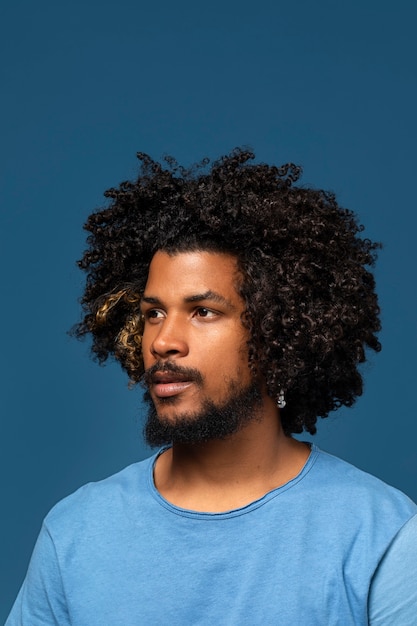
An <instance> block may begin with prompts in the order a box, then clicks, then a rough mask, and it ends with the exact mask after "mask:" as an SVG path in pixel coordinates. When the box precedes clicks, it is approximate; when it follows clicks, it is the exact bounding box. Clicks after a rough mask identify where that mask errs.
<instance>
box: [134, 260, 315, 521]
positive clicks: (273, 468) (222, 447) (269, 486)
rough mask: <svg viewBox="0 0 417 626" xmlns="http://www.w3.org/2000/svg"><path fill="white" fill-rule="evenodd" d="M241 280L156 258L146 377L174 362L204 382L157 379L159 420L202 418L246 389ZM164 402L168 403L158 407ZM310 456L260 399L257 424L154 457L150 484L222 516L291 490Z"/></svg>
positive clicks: (222, 269)
mask: <svg viewBox="0 0 417 626" xmlns="http://www.w3.org/2000/svg"><path fill="white" fill-rule="evenodd" d="M237 280H238V274H237V266H236V260H235V258H234V257H233V256H231V255H227V254H219V253H213V252H187V253H178V254H175V255H168V254H167V253H165V252H162V251H159V252H157V253H156V254H155V256H154V258H153V260H152V263H151V266H150V270H149V276H148V282H147V285H146V288H145V293H144V297H143V303H142V311H143V314H144V317H145V330H144V335H143V343H142V349H143V358H144V363H145V368H149V367H151V366H152V365H154V363H155V362H160V363H163V362H165V361H172V362H175V363H176V364H178V365H179V366H183V367H192V368H195V369H197V370H198V371H199V372H201V374H202V376H203V384H202V385H195V384H193V383H192V382H191V383H188V382H187V381H180V382H178V381H170V380H169V377H168V379H167V378H166V377H163V376H162V377H160V379H159V380H157V381H156V382H155V384H153V385H151V387H150V393H151V397H152V400H153V402H154V404H155V407H156V409H157V413H158V417H159V419H161V420H178V419H180V417H179V416H180V415H181V411H183V412H187V411H188V412H189V411H198V409H199V408H200V406H201V402H202V400H203V399H204V398H210V399H211V400H213V401H215V402H221V401H222V400H224V398H225V397H226V396H227V392H228V383H227V381H230V380H235V381H238V382H239V384H240V385H247V384H249V382H250V381H251V376H252V375H251V372H250V370H249V367H248V354H247V348H246V341H247V338H248V336H247V330H246V329H245V328H244V327H243V325H242V322H241V314H242V313H243V311H244V303H243V301H242V299H241V298H240V296H239V294H238V293H237V291H236V281H237ZM200 296H201V297H200ZM170 394H172V398H171V400H172V402H170V403H167V402H166V401H165V402H163V401H162V399H164V400H166V398H167V396H168V397H169V396H170ZM309 453H310V449H309V447H308V446H307V445H306V444H303V443H300V442H298V441H296V440H295V439H292V438H291V437H287V436H285V434H284V433H283V431H282V428H281V423H280V419H279V410H278V408H277V406H276V404H275V401H274V400H273V399H272V398H270V397H269V396H268V395H267V393H266V390H264V391H263V393H262V401H261V406H260V408H259V410H258V411H257V415H256V418H255V419H254V420H252V421H250V422H249V423H248V424H246V425H245V426H244V427H243V428H241V429H240V430H239V431H238V432H237V433H235V434H233V435H230V436H229V437H227V438H225V439H221V440H212V441H209V442H204V443H193V444H174V445H173V447H172V448H170V449H169V450H167V451H166V452H164V453H163V454H162V455H160V456H159V458H158V460H157V462H156V466H155V473H154V480H155V485H156V488H157V489H158V491H159V492H160V494H161V495H162V496H163V497H164V498H165V499H166V500H168V501H169V502H171V503H172V504H174V505H176V506H179V507H182V508H186V509H192V510H195V511H205V512H222V511H227V510H232V509H235V508H238V507H242V506H245V505H247V504H249V503H250V502H253V501H254V500H257V499H259V498H261V497H262V496H263V495H265V494H266V493H268V492H269V491H271V490H273V489H275V488H277V487H279V486H281V485H283V484H285V483H287V482H288V481H289V480H291V479H292V478H294V477H295V476H297V474H299V472H300V471H301V469H302V468H303V466H304V464H305V463H306V461H307V459H308V456H309Z"/></svg>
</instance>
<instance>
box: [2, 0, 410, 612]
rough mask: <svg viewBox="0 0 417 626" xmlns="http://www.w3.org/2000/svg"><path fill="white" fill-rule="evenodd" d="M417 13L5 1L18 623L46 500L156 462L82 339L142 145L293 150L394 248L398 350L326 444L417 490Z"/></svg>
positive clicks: (333, 422)
mask: <svg viewBox="0 0 417 626" xmlns="http://www.w3.org/2000/svg"><path fill="white" fill-rule="evenodd" d="M416 14H417V9H416V5H415V3H414V2H413V1H412V0H410V1H408V2H407V1H405V0H399V1H398V2H397V3H396V4H395V6H394V5H393V3H392V2H387V1H385V0H382V1H381V0H361V1H359V0H350V1H349V2H344V1H342V0H331V1H330V0H328V1H326V0H317V1H316V2H311V0H299V1H298V2H296V3H295V2H294V3H288V2H281V1H279V0H274V1H267V0H258V1H257V2H252V3H246V2H243V1H242V0H240V1H235V0H230V1H227V0H223V1H222V2H220V1H219V0H211V1H210V2H206V3H200V2H196V1H195V0H194V1H186V0H178V1H177V2H168V1H167V0H160V1H159V2H154V3H150V2H148V3H144V2H142V1H140V0H136V1H135V2H133V1H130V0H119V1H118V2H108V1H107V2H106V1H101V2H98V1H97V2H94V1H93V0H84V1H83V2H81V1H80V0H73V1H72V2H71V3H69V2H65V3H63V2H52V1H51V0H39V1H38V2H36V3H34V2H29V1H28V0H14V2H13V4H11V3H7V5H6V3H5V4H4V5H3V8H2V10H1V16H0V24H1V25H0V35H1V36H0V48H1V50H0V51H1V56H0V58H1V59H2V68H1V83H0V84H1V90H2V96H1V104H0V106H1V117H0V119H1V146H2V149H1V153H0V157H1V169H0V172H1V177H2V182H1V224H0V229H1V230H0V251H1V265H0V267H1V272H2V278H1V299H2V305H1V316H2V342H1V343H2V359H1V368H2V369H1V377H0V380H1V455H0V462H1V465H2V467H1V472H0V475H1V480H2V484H1V493H2V513H1V518H0V524H1V533H0V537H1V553H0V560H1V578H2V579H1V581H0V594H1V595H0V620H1V619H2V618H5V616H6V613H7V612H8V610H9V609H10V606H11V604H12V602H13V599H14V596H15V595H16V593H17V590H18V587H19V585H20V583H21V581H22V579H23V576H24V573H25V570H26V567H27V562H28V559H29V556H30V553H31V550H32V547H33V543H34V541H35V538H36V535H37V533H38V530H39V526H40V524H41V521H42V518H43V516H44V515H45V514H46V512H47V511H48V509H49V508H50V507H51V506H52V505H53V504H54V503H55V502H56V501H57V500H58V499H60V498H62V497H63V496H65V495H66V494H68V493H70V492H71V491H73V490H74V489H76V488H77V487H78V486H79V485H81V484H83V483H85V482H87V481H90V480H96V479H100V478H102V477H104V476H107V475H108V474H111V473H113V472H115V471H117V470H118V469H120V468H122V467H123V466H125V465H127V464H128V463H131V462H133V461H135V460H137V459H140V458H143V457H144V456H145V455H147V454H148V451H147V450H146V449H145V448H144V446H143V444H142V441H141V428H142V422H141V417H140V415H141V411H140V393H139V391H137V390H136V391H135V390H134V391H128V390H127V385H126V382H127V381H126V379H125V377H124V375H123V374H122V373H121V372H119V369H118V367H117V366H116V365H115V364H112V365H109V366H108V367H105V368H99V367H98V366H97V365H96V364H94V363H92V362H91V361H90V360H89V358H88V345H87V343H84V344H83V343H79V342H77V341H75V340H73V339H71V338H69V337H68V336H67V334H66V332H67V330H68V329H69V328H70V327H71V326H72V324H73V323H74V322H76V321H78V319H79V307H78V304H77V298H78V297H79V296H80V294H81V290H82V281H83V277H82V275H81V273H80V272H79V271H78V269H77V268H76V266H75V260H76V259H78V258H79V257H80V256H81V254H82V251H83V249H84V233H83V231H82V228H81V226H82V224H83V222H84V221H85V219H86V217H87V215H88V214H89V213H90V212H91V210H93V209H94V208H95V207H98V206H100V205H102V203H103V198H102V192H103V191H104V190H105V189H106V188H108V187H109V186H111V185H116V184H118V183H119V182H120V181H121V180H125V179H126V178H132V177H134V176H135V173H136V169H137V162H136V159H135V153H136V151H138V150H143V151H146V152H149V153H150V154H151V155H152V156H153V157H155V158H159V157H160V156H162V155H163V154H165V153H171V154H173V155H174V156H176V157H177V158H178V160H179V161H180V162H183V163H184V164H186V165H189V164H191V163H192V162H194V161H196V160H199V159H200V158H202V157H204V156H206V155H207V156H210V157H217V156H219V155H221V154H224V153H226V152H228V151H230V150H231V149H232V148H234V147H235V146H237V145H244V144H246V145H251V146H252V147H253V148H254V149H255V151H256V153H257V158H258V159H259V160H263V161H267V162H275V163H277V164H280V163H283V162H286V161H289V160H292V161H294V162H296V163H298V164H301V165H302V166H303V167H304V177H303V179H302V182H303V183H304V184H312V185H314V186H317V187H322V188H326V189H332V190H333V191H335V192H336V194H337V195H338V198H339V200H340V201H341V203H342V204H343V205H345V206H347V207H349V208H352V209H354V210H355V211H356V212H357V213H358V214H359V216H360V219H361V221H363V223H364V224H365V225H366V231H365V232H366V234H367V235H368V236H369V237H371V238H372V239H376V240H380V241H382V242H384V244H385V248H384V250H383V252H382V253H381V254H380V261H379V265H378V269H377V280H378V284H379V293H380V298H381V305H382V310H383V323H384V330H383V333H382V335H381V339H382V341H383V344H384V349H383V352H382V353H381V354H380V355H378V356H375V357H372V359H371V364H370V365H367V366H366V367H365V377H366V392H365V396H364V397H363V398H362V399H360V400H359V401H358V403H357V405H356V406H355V408H354V409H353V410H349V411H348V410H343V411H340V412H339V413H337V414H335V416H334V417H332V418H330V419H329V420H326V421H324V422H322V423H321V424H320V432H319V435H318V436H317V438H316V439H317V442H318V443H319V445H321V446H322V447H324V448H325V449H327V450H329V451H332V452H334V453H336V454H338V455H340V456H342V457H344V458H346V459H348V460H349V461H351V462H353V463H354V464H356V465H358V466H359V467H361V468H364V469H365V470H367V471H370V472H372V473H374V474H377V475H378V476H380V477H381V478H383V479H384V480H386V481H388V482H390V483H391V484H394V485H396V486H398V487H399V488H401V489H402V490H404V491H406V492H407V493H408V494H409V495H410V496H411V497H413V498H414V499H417V484H416V474H417V452H416V445H415V439H416V435H417V426H416V421H415V416H414V413H415V408H414V405H415V394H416V384H415V378H416V375H415V356H416V354H417V350H416V349H417V333H416V278H415V274H416V267H417V266H416V255H417V253H416V247H415V231H416V225H417V224H416V206H415V205H416V200H415V183H414V179H415V173H416V138H417V137H416V111H417V98H416V95H417V84H416V60H417V44H416V37H415V24H416V17H417V15H416Z"/></svg>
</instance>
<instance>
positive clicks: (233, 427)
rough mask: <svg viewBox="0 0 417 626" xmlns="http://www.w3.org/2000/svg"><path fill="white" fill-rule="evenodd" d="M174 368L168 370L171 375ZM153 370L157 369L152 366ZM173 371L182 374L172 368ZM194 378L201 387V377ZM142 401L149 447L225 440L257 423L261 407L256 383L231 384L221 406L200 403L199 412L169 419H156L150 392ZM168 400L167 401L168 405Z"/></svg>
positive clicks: (145, 432)
mask: <svg viewBox="0 0 417 626" xmlns="http://www.w3.org/2000/svg"><path fill="white" fill-rule="evenodd" d="M174 367H175V366H174ZM174 367H169V369H170V370H171V371H174ZM152 369H153V370H156V369H160V368H157V367H155V366H153V368H152ZM175 371H183V370H180V369H179V368H178V369H177V368H175ZM188 372H190V370H188ZM195 377H196V378H197V380H199V381H200V384H201V386H202V384H203V380H202V377H201V374H199V373H198V375H197V372H195ZM149 378H150V376H149V375H148V374H145V382H146V381H149ZM143 398H144V401H145V402H146V403H147V404H148V416H147V421H146V424H145V427H144V437H145V440H146V443H147V444H148V445H149V446H151V447H156V446H163V445H169V444H173V443H203V442H207V441H212V440H215V439H225V438H226V437H229V436H230V435H233V434H234V433H236V432H238V431H239V430H241V429H242V428H243V427H244V426H245V425H246V424H248V423H249V422H251V421H252V420H255V419H257V418H258V417H259V413H260V408H261V405H262V394H261V390H260V385H259V383H258V382H257V381H252V382H251V383H250V384H249V385H248V386H246V387H242V386H241V385H240V384H239V383H238V382H237V381H235V380H231V381H230V382H229V391H228V395H227V397H226V398H225V399H224V400H223V401H222V402H221V403H215V402H214V401H213V400H210V399H209V398H206V399H204V400H203V401H202V404H201V408H200V410H198V411H195V412H181V413H177V414H174V415H172V416H171V417H170V418H169V419H163V418H160V417H159V415H158V412H157V409H156V408H155V405H154V403H153V401H152V398H151V395H150V393H149V391H145V393H144V397H143ZM169 400H170V399H169V398H167V401H168V402H169ZM168 402H165V403H166V404H167V403H168Z"/></svg>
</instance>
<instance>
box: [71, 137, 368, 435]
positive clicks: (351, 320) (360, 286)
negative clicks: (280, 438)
mask: <svg viewBox="0 0 417 626" xmlns="http://www.w3.org/2000/svg"><path fill="white" fill-rule="evenodd" d="M137 156H138V159H139V160H140V162H141V169H140V173H139V176H138V178H137V180H136V181H135V182H123V183H121V184H120V186H119V187H118V188H112V189H109V190H108V191H106V193H105V196H106V197H107V198H110V199H111V202H110V206H109V207H108V208H105V209H103V210H99V211H97V212H94V213H93V214H92V215H90V217H89V218H88V221H87V223H86V225H85V229H86V230H87V231H88V232H89V233H90V235H89V236H88V244H89V248H88V250H87V251H86V252H85V253H84V256H83V258H82V259H81V261H79V267H80V268H82V269H83V270H85V271H86V272H87V281H86V288H85V293H84V296H83V298H82V305H83V309H84V312H85V316H84V318H83V320H82V321H81V323H79V324H78V325H77V326H76V327H75V329H74V331H75V334H76V335H77V336H78V337H82V336H84V335H86V334H87V333H91V335H92V338H93V344H92V352H93V355H94V356H95V357H96V358H97V359H98V361H99V362H101V363H102V362H104V361H105V360H106V359H107V358H108V356H109V355H113V356H115V357H116V358H117V359H118V360H119V361H120V363H121V365H122V367H123V368H124V369H125V370H126V371H127V373H128V374H129V376H130V379H131V380H132V381H133V382H137V381H139V380H140V378H141V376H142V374H143V362H142V356H141V337H142V322H141V316H140V313H139V303H140V298H141V294H142V293H143V290H144V287H145V284H146V280H147V275H148V268H149V264H150V262H151V259H152V257H153V255H154V254H155V252H156V251H157V250H164V251H167V252H172V253H175V252H181V251H186V250H189V251H197V250H205V251H217V252H227V253H230V254H233V255H235V256H236V257H237V261H238V267H239V269H240V272H241V274H242V282H241V285H240V287H239V289H240V295H241V296H242V298H243V300H244V301H245V303H246V312H245V316H244V319H243V323H244V324H245V325H246V326H247V327H248V329H249V331H250V341H249V365H250V367H251V368H252V370H253V371H255V370H256V371H258V372H261V374H262V375H263V377H264V378H265V381H266V385H267V388H268V393H269V394H270V395H271V396H272V397H274V398H277V397H278V396H279V393H280V391H281V390H285V396H286V401H287V405H286V407H285V408H284V409H282V410H281V419H282V424H283V428H284V431H285V432H286V433H287V434H290V433H300V432H302V430H303V429H305V430H307V431H308V432H310V433H312V434H313V433H315V432H316V426H315V424H316V421H317V418H318V417H326V416H327V415H328V414H329V412H330V411H332V410H334V409H336V408H338V407H340V406H342V405H345V406H351V405H352V404H353V402H354V401H355V399H356V397H357V396H359V395H361V393H362V388H363V385H362V376H361V374H360V372H359V371H358V364H359V363H362V362H363V361H365V359H366V355H365V349H366V348H367V347H368V348H371V349H373V350H376V351H379V350H380V344H379V342H378V340H377V337H376V333H377V332H378V331H379V330H380V321H379V307H378V303H377V297H376V294H375V281H374V277H373V275H372V273H371V272H370V271H369V269H367V266H372V265H373V264H374V262H375V256H376V250H377V248H379V244H376V243H372V242H371V241H370V240H369V239H364V238H361V237H360V235H359V233H360V232H361V231H362V230H363V227H362V226H360V225H358V223H357V220H356V218H355V215H354V213H353V212H352V211H350V210H347V209H343V208H341V207H339V206H338V204H337V202H336V199H335V197H334V195H333V194H332V193H328V192H325V191H321V190H315V189H310V188H303V187H301V186H296V185H294V183H295V182H296V181H297V180H298V179H299V177H300V174H301V168H299V167H297V166H295V165H293V164H291V163H290V164H287V165H284V166H282V167H275V166H269V165H265V164H251V163H249V161H250V160H252V159H254V154H253V153H252V152H250V151H248V150H243V149H236V150H234V151H233V152H232V153H231V154H230V155H228V156H225V157H223V158H221V159H219V160H218V161H215V162H214V163H213V164H212V165H211V167H210V166H209V160H208V159H205V160H203V161H202V162H201V163H200V164H198V165H196V166H193V167H192V168H190V169H185V168H183V167H181V166H179V165H178V164H177V162H176V161H175V160H174V159H173V158H171V157H166V158H165V159H164V162H163V164H160V163H157V162H155V161H153V160H152V159H151V158H150V157H149V156H148V155H146V154H143V153H138V155H137Z"/></svg>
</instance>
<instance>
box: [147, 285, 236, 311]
mask: <svg viewBox="0 0 417 626" xmlns="http://www.w3.org/2000/svg"><path fill="white" fill-rule="evenodd" d="M207 300H208V301H209V302H217V303H218V304H222V305H223V306H227V307H228V308H230V309H235V308H236V307H235V305H234V304H232V302H230V300H227V298H225V297H224V296H222V295H221V294H219V293H217V292H216V291H212V290H211V289H209V290H208V291H205V292H204V293H196V294H193V295H192V296H186V297H185V298H184V302H185V303H187V304H188V303H192V302H203V301H207ZM141 302H144V303H146V304H154V305H162V304H163V302H162V300H160V299H159V298H156V297H155V296H145V295H144V296H142V299H141Z"/></svg>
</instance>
